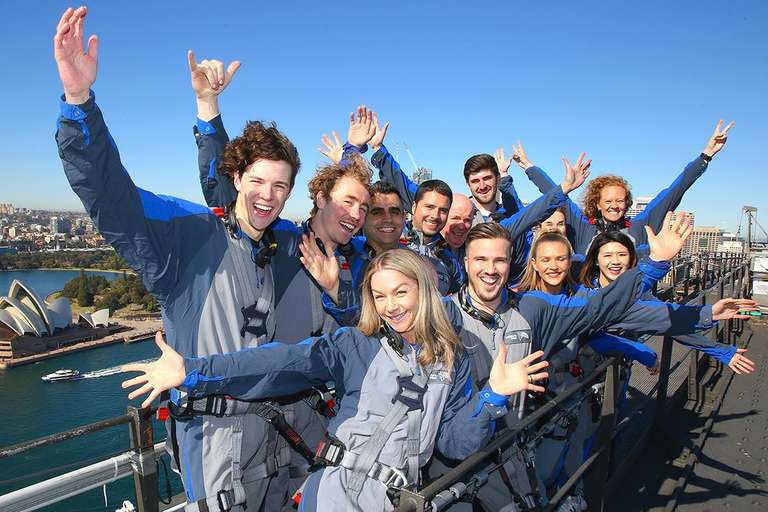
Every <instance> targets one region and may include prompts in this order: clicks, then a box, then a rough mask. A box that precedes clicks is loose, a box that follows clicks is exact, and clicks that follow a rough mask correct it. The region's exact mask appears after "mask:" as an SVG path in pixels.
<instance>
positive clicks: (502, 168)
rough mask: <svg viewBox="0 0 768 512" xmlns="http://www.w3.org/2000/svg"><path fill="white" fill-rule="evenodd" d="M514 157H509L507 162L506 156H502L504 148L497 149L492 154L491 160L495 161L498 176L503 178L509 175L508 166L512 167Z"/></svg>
mask: <svg viewBox="0 0 768 512" xmlns="http://www.w3.org/2000/svg"><path fill="white" fill-rule="evenodd" d="M514 158H515V157H514V155H513V156H510V157H509V160H507V158H506V155H504V148H500V149H497V150H496V151H495V152H494V153H493V159H494V160H496V165H497V166H498V167H499V174H500V175H501V176H502V177H504V176H507V175H508V174H509V172H508V171H509V166H510V165H512V160H513V159H514Z"/></svg>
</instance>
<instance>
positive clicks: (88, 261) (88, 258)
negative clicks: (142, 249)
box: [0, 249, 130, 272]
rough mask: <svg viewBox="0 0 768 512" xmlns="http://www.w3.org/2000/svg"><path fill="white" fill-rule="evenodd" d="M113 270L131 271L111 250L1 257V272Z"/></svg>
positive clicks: (33, 253)
mask: <svg viewBox="0 0 768 512" xmlns="http://www.w3.org/2000/svg"><path fill="white" fill-rule="evenodd" d="M57 269H58V270H79V269H89V270H90V269H92V270H113V271H126V272H130V269H129V268H128V266H127V265H126V264H125V261H123V259H122V258H121V257H120V256H119V255H118V254H117V253H116V252H115V251H114V250H111V249H105V250H96V251H50V252H20V253H17V254H2V255H0V270H57Z"/></svg>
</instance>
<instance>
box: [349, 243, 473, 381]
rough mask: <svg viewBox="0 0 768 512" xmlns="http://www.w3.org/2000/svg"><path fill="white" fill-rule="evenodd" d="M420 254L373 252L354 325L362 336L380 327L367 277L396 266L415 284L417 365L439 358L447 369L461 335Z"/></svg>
mask: <svg viewBox="0 0 768 512" xmlns="http://www.w3.org/2000/svg"><path fill="white" fill-rule="evenodd" d="M428 265H429V263H427V262H426V261H425V260H424V259H423V258H422V257H421V256H419V255H418V254H416V253H415V252H413V251H411V250H409V249H390V250H389V251H386V252H383V253H381V254H379V255H378V256H376V257H375V258H374V259H373V261H371V263H370V265H368V269H367V270H366V272H365V278H364V279H363V284H362V294H363V303H362V306H361V312H360V321H359V322H358V325H357V328H358V329H359V330H360V332H362V333H363V334H364V335H366V336H374V335H375V334H376V333H378V332H379V330H380V329H381V327H382V322H383V321H382V318H381V316H379V313H378V312H377V311H376V305H375V303H374V299H373V291H372V290H371V278H372V277H373V275H374V274H375V273H376V272H379V271H380V270H396V271H398V272H400V273H401V274H403V275H404V276H406V277H408V278H410V279H413V280H414V281H416V282H417V283H418V286H419V292H418V293H419V301H418V304H419V309H418V310H417V311H416V315H415V316H414V329H415V332H416V339H417V340H419V342H420V343H421V349H420V350H419V365H421V366H422V367H427V366H430V365H433V364H435V363H437V362H442V363H444V364H445V365H446V367H448V369H449V371H450V370H451V368H452V367H453V365H454V363H455V362H456V361H457V358H458V357H460V356H461V353H462V350H463V345H462V342H461V338H459V335H458V334H457V333H456V330H455V328H454V327H453V325H452V324H451V322H450V320H449V319H448V313H447V312H446V310H445V306H444V305H443V298H442V296H441V295H440V292H439V291H438V290H437V287H436V285H435V281H434V279H433V277H432V273H431V270H430V269H429V266H428Z"/></svg>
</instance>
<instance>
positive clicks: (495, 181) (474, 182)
mask: <svg viewBox="0 0 768 512" xmlns="http://www.w3.org/2000/svg"><path fill="white" fill-rule="evenodd" d="M498 185H499V175H498V174H497V173H494V172H493V171H492V170H490V169H481V170H479V171H476V172H473V173H472V174H470V175H469V180H468V181H467V186H468V187H469V190H470V192H472V197H473V198H474V199H475V202H477V204H478V205H480V206H482V207H483V208H484V209H486V210H491V209H493V208H490V207H491V206H492V205H493V204H494V203H495V202H496V190H497V189H498Z"/></svg>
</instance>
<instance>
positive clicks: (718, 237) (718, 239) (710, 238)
mask: <svg viewBox="0 0 768 512" xmlns="http://www.w3.org/2000/svg"><path fill="white" fill-rule="evenodd" d="M722 241H723V230H722V229H719V228H713V227H709V226H702V227H698V228H694V230H693V233H692V234H691V236H690V237H689V238H688V240H686V242H685V246H684V247H683V254H682V255H683V256H689V255H691V254H697V253H700V252H715V251H717V248H718V247H719V246H720V244H721V243H722ZM686 249H687V252H686Z"/></svg>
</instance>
